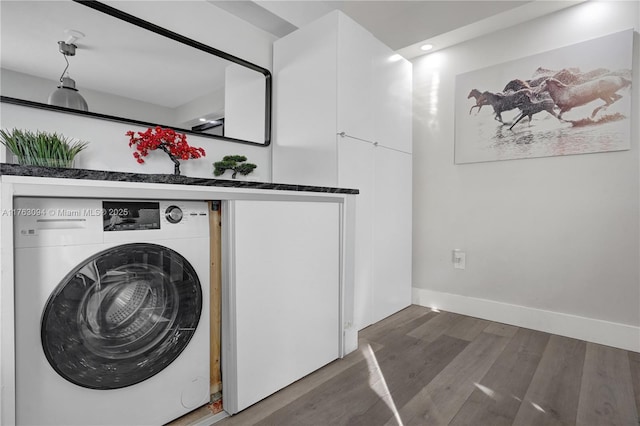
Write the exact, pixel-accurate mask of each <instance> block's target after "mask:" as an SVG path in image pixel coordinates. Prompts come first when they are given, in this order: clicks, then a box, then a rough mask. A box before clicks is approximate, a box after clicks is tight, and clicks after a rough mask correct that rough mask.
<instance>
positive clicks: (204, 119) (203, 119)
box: [199, 118, 207, 123]
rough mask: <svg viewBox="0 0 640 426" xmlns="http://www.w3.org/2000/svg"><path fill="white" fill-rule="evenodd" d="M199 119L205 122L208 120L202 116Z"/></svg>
mask: <svg viewBox="0 0 640 426" xmlns="http://www.w3.org/2000/svg"><path fill="white" fill-rule="evenodd" d="M199 120H200V121H201V122H203V123H204V122H205V121H207V119H206V118H200V119H199Z"/></svg>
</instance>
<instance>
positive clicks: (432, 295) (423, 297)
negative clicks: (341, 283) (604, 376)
mask: <svg viewBox="0 0 640 426" xmlns="http://www.w3.org/2000/svg"><path fill="white" fill-rule="evenodd" d="M412 300H413V303H414V304H416V305H420V306H426V307H429V308H436V309H442V310H443V311H449V312H454V313H458V314H463V315H468V316H471V317H476V318H482V319H487V320H491V321H495V322H500V323H504V324H510V325H515V326H518V327H524V328H530V329H533V330H539V331H544V332H547V333H553V334H558V335H560V336H566V337H572V338H574V339H580V340H585V341H587V342H593V343H599V344H601V345H607V346H613V347H616V348H620V349H625V350H629V351H634V352H640V327H634V326H631V325H626V324H620V323H615V322H609V321H603V320H598V319H593V318H586V317H580V316H577V315H570V314H563V313H560V312H552V311H545V310H542V309H536V308H529V307H526V306H519V305H512V304H509V303H503V302H496V301H494V300H487V299H479V298H475V297H466V296H460V295H457V294H451V293H442V292H438V291H431V290H424V289H421V288H415V287H414V288H413V289H412Z"/></svg>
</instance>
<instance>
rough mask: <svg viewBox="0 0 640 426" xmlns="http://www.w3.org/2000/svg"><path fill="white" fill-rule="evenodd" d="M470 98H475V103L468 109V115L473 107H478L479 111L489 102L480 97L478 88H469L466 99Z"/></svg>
mask: <svg viewBox="0 0 640 426" xmlns="http://www.w3.org/2000/svg"><path fill="white" fill-rule="evenodd" d="M471 98H475V99H476V104H475V105H473V106H472V107H471V109H470V110H469V115H471V111H473V109H474V108H478V112H480V110H481V109H482V106H483V105H489V103H488V102H487V101H486V100H485V99H484V98H483V97H482V93H480V91H479V90H478V89H471V91H470V92H469V96H467V99H471Z"/></svg>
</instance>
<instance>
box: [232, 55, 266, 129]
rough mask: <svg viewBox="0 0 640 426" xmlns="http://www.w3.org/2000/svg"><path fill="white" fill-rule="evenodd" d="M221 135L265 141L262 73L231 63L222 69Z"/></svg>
mask: <svg viewBox="0 0 640 426" xmlns="http://www.w3.org/2000/svg"><path fill="white" fill-rule="evenodd" d="M224 81H225V84H224V87H225V92H224V112H225V115H224V117H225V121H224V135H225V136H227V137H229V138H235V139H244V140H247V141H252V142H264V140H265V135H264V117H265V114H264V113H265V111H264V105H265V90H264V76H263V75H262V74H260V73H258V72H256V71H253V70H250V69H249V68H245V67H241V66H240V65H236V64H231V65H229V66H228V67H227V69H226V70H225V79H224Z"/></svg>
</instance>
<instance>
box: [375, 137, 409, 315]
mask: <svg viewBox="0 0 640 426" xmlns="http://www.w3.org/2000/svg"><path fill="white" fill-rule="evenodd" d="M374 165H375V166H374V182H375V187H374V196H373V198H374V200H375V207H374V208H375V214H374V215H373V218H374V220H373V227H374V229H375V232H374V242H373V246H374V247H375V250H374V256H373V318H374V319H375V320H376V321H377V320H378V319H380V318H385V317H387V316H389V315H391V314H393V313H395V312H397V311H398V310H400V309H402V308H405V307H406V306H407V305H408V304H409V301H411V285H410V283H411V233H412V230H411V219H412V213H411V185H410V182H411V155H410V154H407V153H404V152H399V151H396V150H393V149H388V148H384V147H382V146H378V147H376V149H375V150H374ZM407 182H409V185H408V184H407Z"/></svg>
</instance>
